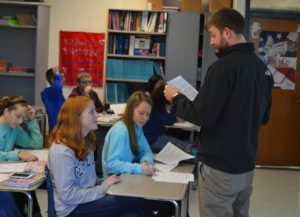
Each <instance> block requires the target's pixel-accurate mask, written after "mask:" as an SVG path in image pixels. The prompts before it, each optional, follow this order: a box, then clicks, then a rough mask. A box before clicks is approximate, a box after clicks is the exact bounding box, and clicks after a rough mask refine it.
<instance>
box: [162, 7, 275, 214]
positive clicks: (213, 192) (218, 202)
mask: <svg viewBox="0 0 300 217" xmlns="http://www.w3.org/2000/svg"><path fill="white" fill-rule="evenodd" d="M244 23H245V22H244V18H243V16H242V15H241V14H240V13H239V12H237V11H235V10H233V9H229V8H222V9H220V10H218V11H217V12H216V13H214V14H213V15H212V16H210V17H209V18H208V20H207V22H206V23H205V29H206V31H208V32H209V34H210V36H211V39H210V44H211V46H213V47H214V48H215V49H216V52H217V56H218V57H219V60H217V61H216V62H214V63H213V64H212V65H211V66H210V67H209V69H208V71H207V75H206V78H205V81H204V83H203V85H202V87H201V89H200V91H199V94H198V95H197V96H196V98H195V99H194V101H192V102H191V101H189V100H188V99H187V97H186V96H184V95H183V94H181V93H180V92H179V89H177V88H176V87H172V86H169V85H166V87H165V90H164V94H165V97H166V98H167V99H168V100H169V101H172V102H173V106H174V109H175V111H176V115H177V116H179V117H180V118H182V119H184V120H187V121H190V122H192V123H194V124H197V125H200V126H201V135H200V146H199V153H200V161H201V162H202V163H201V164H200V167H199V170H200V174H199V186H200V187H199V198H200V215H201V217H203V216H207V217H219V216H222V217H233V216H243V217H244V216H249V213H248V212H249V202H250V196H251V193H252V181H253V177H254V169H255V159H256V151H257V142H258V135H259V128H260V125H261V124H266V123H267V122H268V120H269V115H270V110H271V99H272V87H273V83H274V82H273V77H272V75H271V73H270V71H269V70H268V69H267V67H266V66H265V65H264V63H263V62H262V61H261V60H260V59H259V58H258V57H257V56H256V55H255V50H254V46H253V44H252V43H247V42H246V40H245V37H244V35H243V31H244Z"/></svg>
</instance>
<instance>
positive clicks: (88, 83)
mask: <svg viewBox="0 0 300 217" xmlns="http://www.w3.org/2000/svg"><path fill="white" fill-rule="evenodd" d="M77 83H78V86H77V87H75V88H74V89H73V90H72V92H71V93H70V95H69V97H72V96H88V97H90V98H91V99H92V100H93V101H94V103H95V107H96V111H97V112H98V113H101V112H102V111H103V110H104V106H103V104H102V102H101V101H100V99H99V96H98V94H97V93H96V92H95V91H94V90H93V87H92V76H91V75H90V74H89V73H87V72H80V73H79V74H78V76H77Z"/></svg>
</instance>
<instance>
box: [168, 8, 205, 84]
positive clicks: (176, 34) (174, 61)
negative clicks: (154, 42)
mask: <svg viewBox="0 0 300 217" xmlns="http://www.w3.org/2000/svg"><path fill="white" fill-rule="evenodd" d="M199 16H200V14H199V13H189V12H169V23H168V34H167V56H166V58H167V59H166V80H167V81H168V80H170V79H173V78H174V77H176V76H178V75H182V77H183V78H184V79H185V80H187V81H188V82H189V83H190V84H192V85H193V86H194V87H196V76H197V60H198V59H197V53H198V43H199V42H198V40H199V37H198V35H199V20H200V18H199Z"/></svg>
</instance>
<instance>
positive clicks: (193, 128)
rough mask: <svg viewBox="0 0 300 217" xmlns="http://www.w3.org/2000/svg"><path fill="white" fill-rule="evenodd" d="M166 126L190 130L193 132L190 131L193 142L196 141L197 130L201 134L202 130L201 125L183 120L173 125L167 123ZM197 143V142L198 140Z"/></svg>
mask: <svg viewBox="0 0 300 217" xmlns="http://www.w3.org/2000/svg"><path fill="white" fill-rule="evenodd" d="M165 127H166V128H167V129H180V130H184V131H190V132H191V133H190V138H189V140H190V142H191V143H192V144H193V143H194V142H195V141H194V136H195V132H196V133H198V134H199V132H200V130H201V127H199V126H197V125H194V124H192V123H189V122H182V123H180V122H176V123H174V124H173V125H171V126H169V125H167V126H165ZM198 134H197V135H198ZM195 144H197V142H196V143H195Z"/></svg>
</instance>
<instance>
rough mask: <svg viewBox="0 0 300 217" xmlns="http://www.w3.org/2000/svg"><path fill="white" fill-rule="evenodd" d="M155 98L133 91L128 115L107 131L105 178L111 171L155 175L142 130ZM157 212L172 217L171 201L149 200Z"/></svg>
mask: <svg viewBox="0 0 300 217" xmlns="http://www.w3.org/2000/svg"><path fill="white" fill-rule="evenodd" d="M151 108H152V100H151V97H150V96H149V95H147V94H146V93H145V92H142V91H137V92H134V93H133V94H132V95H131V96H130V97H129V99H128V101H127V105H126V109H125V114H124V117H123V119H122V120H120V121H119V122H117V123H116V124H115V125H114V126H113V127H112V128H111V129H110V130H109V131H108V133H107V135H106V137H105V142H104V147H103V150H102V169H103V175H104V177H107V176H108V175H111V174H122V173H129V174H143V175H152V174H153V173H154V172H155V171H157V169H156V168H155V167H154V166H153V164H154V160H153V153H152V151H151V149H150V147H149V144H148V142H147V140H146V138H145V136H144V133H143V128H142V127H143V126H144V125H145V124H146V122H147V121H148V118H149V115H150V113H151ZM147 204H148V206H149V207H150V208H151V209H152V210H153V211H157V214H156V215H155V216H156V217H169V216H170V217H171V216H172V215H174V207H173V206H172V204H171V203H169V202H162V201H147Z"/></svg>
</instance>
